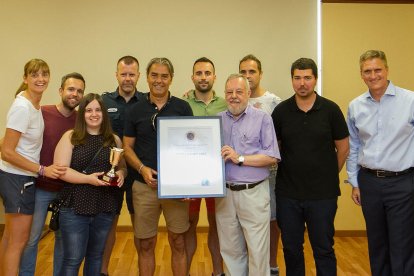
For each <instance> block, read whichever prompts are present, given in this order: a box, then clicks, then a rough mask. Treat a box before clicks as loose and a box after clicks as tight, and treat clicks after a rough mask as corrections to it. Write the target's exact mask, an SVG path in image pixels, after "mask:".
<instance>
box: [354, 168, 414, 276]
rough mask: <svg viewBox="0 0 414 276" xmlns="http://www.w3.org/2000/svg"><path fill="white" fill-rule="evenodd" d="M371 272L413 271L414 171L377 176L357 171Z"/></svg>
mask: <svg viewBox="0 0 414 276" xmlns="http://www.w3.org/2000/svg"><path fill="white" fill-rule="evenodd" d="M358 183H359V189H360V193H361V205H362V212H363V214H364V218H365V222H366V227H367V235H368V249H369V259H370V264H371V273H372V275H373V276H387V275H394V276H404V275H407V276H408V275H414V173H413V172H411V173H408V174H405V175H402V176H395V177H386V178H378V177H376V176H375V175H373V174H370V173H369V172H366V171H363V170H360V172H359V175H358Z"/></svg>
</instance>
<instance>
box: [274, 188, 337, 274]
mask: <svg viewBox="0 0 414 276" xmlns="http://www.w3.org/2000/svg"><path fill="white" fill-rule="evenodd" d="M337 201H338V198H337V197H335V198H332V199H321V200H295V199H291V198H287V197H282V196H280V195H277V194H276V206H277V207H276V208H277V214H276V216H277V223H278V225H279V228H280V230H281V233H282V235H281V237H282V243H283V253H284V257H285V264H286V275H288V276H305V261H304V255H303V243H304V232H305V224H306V228H307V229H308V235H309V241H310V244H311V246H312V250H313V257H314V259H315V265H316V275H318V276H335V275H336V274H337V271H336V257H335V251H334V248H333V245H334V233H335V228H334V220H335V214H336V209H337Z"/></svg>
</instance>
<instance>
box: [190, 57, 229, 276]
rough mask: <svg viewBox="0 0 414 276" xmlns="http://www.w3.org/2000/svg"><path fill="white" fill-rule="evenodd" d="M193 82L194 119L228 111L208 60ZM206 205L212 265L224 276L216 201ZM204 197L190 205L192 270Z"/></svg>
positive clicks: (195, 68)
mask: <svg viewBox="0 0 414 276" xmlns="http://www.w3.org/2000/svg"><path fill="white" fill-rule="evenodd" d="M191 79H192V81H193V83H194V88H195V89H193V90H190V91H189V92H188V93H186V95H187V96H185V97H184V100H186V101H187V102H188V103H189V104H190V106H191V109H192V110H193V114H194V116H215V115H216V114H217V113H219V112H221V111H223V110H226V109H227V103H226V101H225V100H224V99H223V98H221V97H218V96H217V95H216V93H215V92H214V90H213V84H214V81H215V80H216V75H215V68H214V63H213V62H212V61H211V60H209V59H208V58H206V57H202V58H199V59H197V60H196V61H195V62H194V65H193V75H192V76H191ZM205 201H206V206H207V218H208V223H209V230H208V248H209V250H210V254H211V259H212V262H213V275H224V274H223V259H222V258H221V255H220V246H219V241H218V235H217V227H216V214H215V202H214V198H205ZM200 205H201V198H197V199H194V200H192V201H191V202H190V211H189V221H190V228H189V229H188V231H187V232H186V234H185V243H186V251H187V266H188V271H190V267H191V260H192V259H193V256H194V253H195V251H196V248H197V236H196V232H197V224H198V219H199V213H200Z"/></svg>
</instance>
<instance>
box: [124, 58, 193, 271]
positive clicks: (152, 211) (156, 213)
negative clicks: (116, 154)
mask: <svg viewBox="0 0 414 276" xmlns="http://www.w3.org/2000/svg"><path fill="white" fill-rule="evenodd" d="M173 76H174V68H173V65H172V63H171V62H170V61H169V60H168V59H167V58H153V59H152V60H151V61H150V62H149V63H148V66H147V82H148V86H149V89H150V92H149V93H146V94H145V97H146V98H145V100H143V101H140V102H138V103H136V104H135V105H134V106H132V107H131V108H130V109H128V111H127V114H126V123H125V129H124V138H123V141H124V149H125V159H126V160H127V162H128V164H129V166H130V167H131V168H132V170H130V172H129V173H131V175H132V177H133V178H134V183H133V186H132V197H133V204H134V209H135V218H134V220H135V223H134V233H135V237H137V238H138V239H139V245H140V246H139V249H138V266H139V272H140V275H143V276H145V275H153V274H154V272H155V253H154V250H155V245H156V241H157V229H158V221H159V217H160V214H161V212H163V214H164V217H165V220H166V224H167V229H168V240H169V242H170V246H171V252H172V258H171V266H172V270H173V274H174V275H185V274H186V272H187V257H186V252H185V242H184V233H185V232H186V231H187V230H188V228H189V222H188V202H186V201H182V200H177V199H158V194H157V174H158V172H157V117H167V116H192V115H193V112H192V111H191V107H190V106H189V104H188V103H187V102H185V101H184V100H181V99H178V98H176V97H174V96H171V94H170V91H169V87H170V85H171V83H172V79H173ZM171 165H173V164H171Z"/></svg>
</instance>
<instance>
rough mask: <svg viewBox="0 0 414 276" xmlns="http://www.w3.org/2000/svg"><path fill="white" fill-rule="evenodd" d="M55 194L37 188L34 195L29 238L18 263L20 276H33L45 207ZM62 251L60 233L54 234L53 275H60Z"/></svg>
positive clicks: (43, 222)
mask: <svg viewBox="0 0 414 276" xmlns="http://www.w3.org/2000/svg"><path fill="white" fill-rule="evenodd" d="M56 195H57V192H48V191H46V190H43V189H40V188H37V189H36V193H35V209H34V213H33V221H32V228H31V230H30V237H29V241H28V242H27V245H26V247H25V249H24V251H23V255H22V258H21V261H20V269H19V275H20V276H33V275H34V274H35V268H36V259H37V248H38V244H39V240H40V236H41V234H42V230H43V227H44V225H45V220H46V216H47V207H48V206H49V203H50V202H51V201H52V200H53V199H55V198H56ZM62 261H63V250H62V238H61V234H60V231H56V232H55V249H54V255H53V275H54V276H58V275H59V274H60V268H61V267H62Z"/></svg>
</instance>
